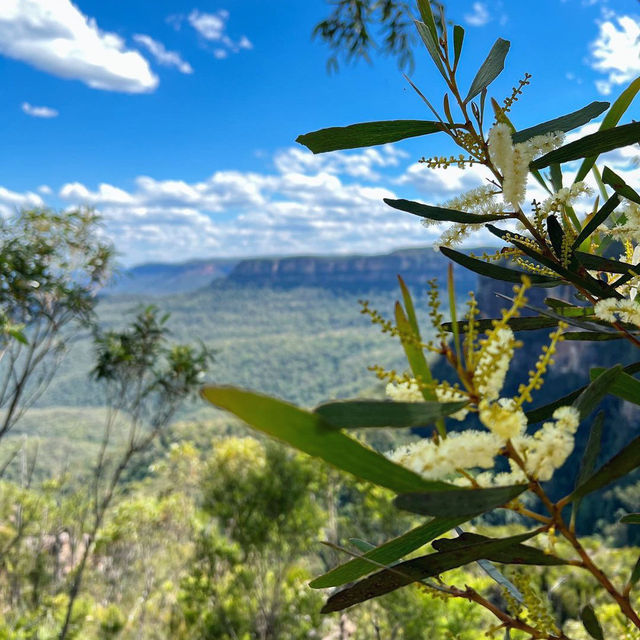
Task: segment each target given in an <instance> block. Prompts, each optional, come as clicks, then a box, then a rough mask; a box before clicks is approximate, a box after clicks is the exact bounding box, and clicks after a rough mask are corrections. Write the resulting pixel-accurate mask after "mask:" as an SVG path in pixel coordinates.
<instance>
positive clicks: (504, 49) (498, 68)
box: [464, 38, 511, 103]
mask: <svg viewBox="0 0 640 640" xmlns="http://www.w3.org/2000/svg"><path fill="white" fill-rule="evenodd" d="M510 46H511V43H510V42H509V41H508V40H503V39H502V38H498V39H497V40H496V42H495V44H494V45H493V47H491V51H489V55H488V56H487V59H486V60H485V61H484V62H483V63H482V66H481V67H480V69H479V70H478V73H477V74H476V77H475V78H474V79H473V82H472V83H471V87H470V88H469V93H468V94H467V97H466V98H465V99H464V101H465V103H466V102H469V100H471V99H472V98H475V97H476V96H477V95H478V94H479V93H480V92H481V91H482V90H483V89H485V88H486V87H488V86H489V85H490V84H491V83H492V82H493V81H494V80H495V79H496V78H497V77H498V76H499V75H500V73H501V72H502V70H503V69H504V59H505V58H506V57H507V53H508V52H509V47H510Z"/></svg>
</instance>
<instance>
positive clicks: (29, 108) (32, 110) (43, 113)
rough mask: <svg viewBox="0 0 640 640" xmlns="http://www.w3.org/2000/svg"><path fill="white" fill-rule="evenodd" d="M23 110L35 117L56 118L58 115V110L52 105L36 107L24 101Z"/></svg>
mask: <svg viewBox="0 0 640 640" xmlns="http://www.w3.org/2000/svg"><path fill="white" fill-rule="evenodd" d="M21 109H22V111H24V113H26V114H27V115H28V116H33V117H34V118H56V117H57V116H58V110H57V109H52V108H51V107H34V106H33V105H32V104H29V103H28V102H23V103H22V105H21Z"/></svg>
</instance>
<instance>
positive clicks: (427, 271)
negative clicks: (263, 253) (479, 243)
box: [217, 247, 477, 291]
mask: <svg viewBox="0 0 640 640" xmlns="http://www.w3.org/2000/svg"><path fill="white" fill-rule="evenodd" d="M447 264H448V260H446V259H445V258H444V257H443V256H442V255H441V254H440V253H439V252H437V251H434V250H433V248H431V247H429V248H423V249H404V250H400V251H394V252H393V253H389V254H385V255H375V256H357V255H355V256H354V255H348V256H301V257H290V258H260V259H255V260H243V261H241V262H239V263H238V264H237V265H236V266H235V268H234V269H233V270H232V271H231V272H230V273H229V275H228V276H227V278H225V280H224V281H220V282H218V283H217V286H227V285H233V286H256V287H273V288H284V289H290V288H294V287H322V288H327V289H335V290H371V289H382V290H388V289H395V288H397V286H398V280H397V275H398V274H400V275H401V276H402V277H403V278H404V279H405V280H406V281H407V283H408V284H410V285H412V286H424V285H425V283H426V281H427V280H428V279H430V278H434V277H437V278H438V280H439V281H440V283H443V282H444V281H445V278H446V272H447ZM476 280H477V278H476V276H475V275H474V274H470V273H469V272H468V271H466V270H464V269H462V268H457V269H456V282H457V285H458V287H459V291H466V290H468V289H469V288H470V287H471V288H475V283H476Z"/></svg>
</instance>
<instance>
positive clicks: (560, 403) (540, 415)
mask: <svg viewBox="0 0 640 640" xmlns="http://www.w3.org/2000/svg"><path fill="white" fill-rule="evenodd" d="M596 371H597V369H596ZM600 371H605V369H601V370H600ZM622 371H623V372H624V373H628V374H633V373H638V372H640V362H634V363H633V364H629V365H627V366H626V367H624V369H623V370H622ZM586 388H587V387H586V386H584V387H580V388H579V389H576V390H575V391H572V392H571V393H569V394H567V395H566V396H563V397H562V398H558V399H557V400H554V401H553V402H550V403H549V404H545V405H543V406H541V407H536V408H535V409H531V410H530V411H527V412H526V416H527V420H528V421H529V424H536V423H537V422H541V421H542V420H546V419H547V418H549V417H550V416H551V415H552V414H553V412H554V411H555V410H556V409H557V408H558V407H564V406H566V405H568V404H571V403H572V402H573V401H574V400H575V399H576V398H577V397H578V396H579V395H580V394H581V393H582V392H583V391H584V390H585V389H586Z"/></svg>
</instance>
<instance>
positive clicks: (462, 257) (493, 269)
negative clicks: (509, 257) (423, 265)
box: [440, 247, 562, 286]
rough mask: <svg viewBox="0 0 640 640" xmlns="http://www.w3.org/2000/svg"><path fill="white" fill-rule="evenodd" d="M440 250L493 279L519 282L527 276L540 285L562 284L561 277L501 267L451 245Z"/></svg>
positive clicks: (474, 270)
mask: <svg viewBox="0 0 640 640" xmlns="http://www.w3.org/2000/svg"><path fill="white" fill-rule="evenodd" d="M440 251H441V252H442V253H443V254H444V255H445V256H447V258H449V259H450V260H453V261H454V262H456V263H458V264H459V265H461V266H463V267H465V268H467V269H469V270H470V271H473V272H475V273H479V274H480V275H482V276H487V277H488V278H492V279H493V280H504V281H505V282H517V283H522V276H526V277H527V278H529V279H530V280H531V284H534V285H538V286H556V285H558V284H562V281H561V280H560V279H555V278H549V277H547V276H541V275H538V274H537V273H525V272H524V271H518V270H517V269H509V268H507V267H501V266H499V265H497V264H491V263H489V262H485V261H484V260H479V259H478V258H472V257H471V256H468V255H466V254H464V253H460V252H459V251H455V250H454V249H449V247H440Z"/></svg>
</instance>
